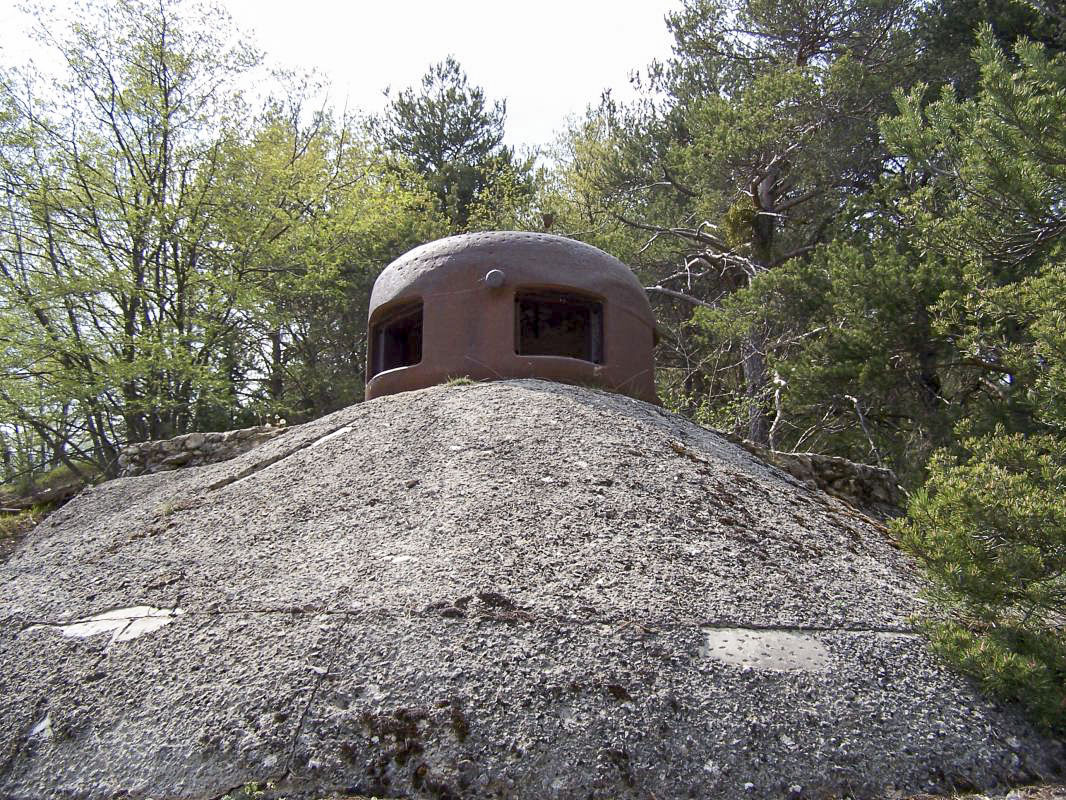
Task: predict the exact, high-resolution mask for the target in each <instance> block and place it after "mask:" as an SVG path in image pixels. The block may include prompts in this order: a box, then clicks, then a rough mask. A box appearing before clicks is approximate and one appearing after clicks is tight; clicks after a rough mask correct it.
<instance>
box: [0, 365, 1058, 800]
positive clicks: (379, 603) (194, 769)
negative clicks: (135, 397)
mask: <svg viewBox="0 0 1066 800" xmlns="http://www.w3.org/2000/svg"><path fill="white" fill-rule="evenodd" d="M0 588H2V591H0V797H11V798H36V797H64V798H94V799H95V798H105V797H112V796H115V795H116V794H120V793H123V794H124V796H126V797H133V798H135V797H167V798H210V797H217V796H219V795H221V794H222V793H224V792H225V790H226V789H227V788H230V787H235V786H240V785H241V784H243V783H246V782H248V781H267V780H275V781H278V782H279V785H280V786H281V787H282V789H283V790H284V791H285V792H286V793H287V796H301V795H306V796H313V795H315V794H316V793H317V794H319V795H321V794H322V793H325V792H329V791H337V792H340V791H351V792H358V793H364V794H377V795H381V796H390V797H398V796H399V797H402V796H410V797H515V798H551V797H558V798H571V797H591V798H608V797H610V798H614V797H641V798H647V797H651V796H654V797H656V798H658V799H659V800H666V798H683V797H716V796H721V797H733V796H743V797H762V798H766V797H839V796H843V795H850V796H854V797H875V796H876V797H882V796H892V795H893V794H894V793H899V795H901V796H902V795H905V794H914V793H915V792H918V791H923V790H946V789H950V788H951V787H952V786H958V787H962V788H965V787H967V786H975V787H978V788H983V787H988V786H994V785H997V784H998V785H1002V784H1005V783H1007V782H1022V781H1025V780H1031V779H1034V778H1044V777H1050V776H1052V775H1053V774H1054V773H1055V769H1056V768H1057V767H1058V765H1060V764H1061V763H1062V749H1061V746H1060V745H1058V744H1056V743H1054V742H1050V741H1047V740H1045V739H1042V738H1041V737H1040V736H1039V735H1037V734H1036V733H1035V732H1034V731H1033V730H1031V729H1030V728H1029V727H1028V726H1027V725H1026V724H1025V723H1024V722H1022V721H1020V720H1019V719H1018V718H1017V717H1016V716H1014V715H1013V714H1012V713H1011V711H1010V710H1009V709H1003V708H999V707H997V706H996V705H995V704H993V703H991V702H989V701H987V700H985V699H982V698H980V697H979V696H978V695H976V694H975V693H974V691H973V689H972V688H971V687H970V686H969V685H968V683H967V682H965V681H964V680H962V679H960V678H959V677H957V676H955V675H953V674H951V673H950V672H948V671H946V670H945V669H943V668H942V667H941V666H939V665H938V664H937V663H936V662H935V660H934V659H933V658H932V657H931V656H930V654H929V653H928V651H927V649H926V648H925V645H924V644H923V642H922V640H921V639H920V638H919V637H917V636H916V635H914V634H913V633H912V632H911V630H910V627H909V622H908V618H909V616H910V615H911V614H912V613H913V612H914V611H915V610H916V608H917V605H916V603H917V601H916V599H915V598H916V594H917V591H918V588H919V584H918V579H917V578H916V575H915V572H914V570H913V567H912V565H911V564H910V563H909V562H908V561H907V559H906V558H905V557H904V556H903V555H902V554H901V553H900V552H899V551H898V550H897V549H895V547H894V546H893V545H892V543H891V541H890V540H889V538H888V536H887V533H886V531H885V529H884V528H882V527H881V526H880V525H879V524H878V523H876V522H875V521H873V520H870V519H867V518H866V517H864V516H863V515H862V514H859V513H857V512H855V511H854V510H853V509H851V508H850V507H848V506H846V505H845V504H843V503H841V502H840V501H838V500H836V499H833V498H830V497H828V496H826V495H822V494H820V493H818V492H814V491H811V490H810V489H808V488H807V487H805V486H803V485H802V484H800V483H799V482H798V481H796V480H795V479H793V478H792V477H790V476H787V475H785V474H784V473H781V472H779V471H777V470H776V469H774V468H772V467H769V466H767V465H765V464H764V463H762V462H760V461H759V460H757V459H756V458H754V457H753V456H751V455H750V454H749V453H747V452H745V451H744V450H742V449H741V448H739V447H737V446H735V445H733V444H731V443H729V442H726V441H725V440H723V439H722V438H721V437H719V436H718V435H716V434H714V433H713V432H710V431H707V430H705V429H702V428H699V427H698V426H695V425H693V424H691V423H689V422H687V421H685V420H683V419H681V418H679V417H676V416H673V415H671V414H668V413H666V412H664V411H662V410H661V409H658V408H656V407H654V406H650V405H647V404H644V403H641V402H639V401H635V400H631V399H629V398H624V397H619V396H614V395H608V394H605V393H601V392H595V391H590V390H585V389H578V388H574V387H566V386H562V385H557V384H549V383H543V382H537V381H517V382H501V383H494V384H482V385H475V386H454V387H437V388H434V389H428V390H423V391H419V392H411V393H407V394H402V395H396V396H392V397H386V398H382V399H380V400H375V401H371V402H369V403H365V404H362V405H360V406H354V407H352V408H349V409H345V410H344V411H340V412H337V413H336V414H333V415H330V416H329V417H325V418H323V419H321V420H317V421H316V422H314V423H309V424H307V425H301V426H295V427H293V428H291V429H288V430H286V431H285V432H284V433H282V434H280V435H278V436H276V437H275V438H273V439H271V440H270V441H269V442H267V443H265V444H263V445H261V446H260V447H258V448H257V449H255V450H253V451H250V452H248V453H245V454H244V455H242V456H239V457H237V458H236V459H233V460H231V461H227V462H225V463H221V464H214V465H209V466H203V467H195V468H189V469H186V470H180V471H176V472H167V473H159V474H155V475H147V476H143V477H139V478H127V479H119V480H115V481H112V482H110V483H107V484H104V485H102V486H99V487H96V488H94V489H92V490H91V491H87V492H85V493H83V494H82V495H80V496H79V497H78V498H76V499H75V500H74V501H72V502H71V503H70V504H68V505H67V506H66V507H64V508H63V509H62V510H61V511H59V512H57V513H56V514H54V515H53V516H52V517H50V518H49V519H48V520H46V521H45V522H44V523H42V525H41V526H40V527H39V528H38V529H37V531H35V533H34V535H33V536H32V537H29V538H28V539H27V540H26V541H25V543H24V544H23V545H22V547H21V548H20V550H19V551H18V552H16V553H15V554H14V555H13V556H12V558H11V559H10V560H9V561H8V562H7V563H5V564H3V565H0ZM135 606H149V607H152V608H153V609H181V611H182V612H183V613H182V614H181V615H175V616H173V617H172V618H171V619H170V621H169V623H168V624H167V625H166V626H165V627H158V628H156V629H154V630H152V631H151V632H147V633H144V634H143V635H139V636H137V637H135V638H130V639H128V640H122V641H118V640H117V639H116V640H112V637H111V636H109V635H103V634H101V635H97V636H88V637H81V638H75V637H68V636H64V635H62V634H61V632H60V631H61V629H60V628H59V627H56V626H62V625H66V624H70V623H73V622H77V621H84V620H86V619H88V618H90V617H92V616H94V615H97V614H100V613H101V612H106V611H109V610H113V609H124V608H130V607H135ZM722 648H725V649H724V650H723V649H722ZM726 651H728V654H727V655H723V653H726Z"/></svg>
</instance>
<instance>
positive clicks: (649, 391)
mask: <svg viewBox="0 0 1066 800" xmlns="http://www.w3.org/2000/svg"><path fill="white" fill-rule="evenodd" d="M655 340H656V335H655V319H654V317H653V316H652V312H651V306H650V305H649V304H648V298H647V296H646V295H645V294H644V289H643V288H642V287H641V285H640V283H639V281H637V278H636V276H635V275H634V274H633V272H632V271H631V270H630V269H629V267H627V266H626V265H625V264H623V263H622V262H621V261H619V260H618V259H617V258H614V257H613V256H610V255H608V254H607V253H605V252H603V251H602V250H600V249H598V248H596V247H592V246H591V245H588V244H584V243H583V242H578V241H575V240H573V239H567V238H565V237H562V236H552V235H550V234H544V233H523V232H513V231H508V232H489V233H470V234H463V235H461V236H451V237H449V238H447V239H439V240H437V241H434V242H429V243H428V244H425V245H422V246H421V247H417V248H415V249H414V250H411V251H410V252H408V253H406V254H405V255H403V256H401V257H400V258H398V259H396V260H395V261H393V262H392V263H391V264H389V266H388V267H386V268H385V270H384V272H382V273H381V275H380V276H379V277H378V279H377V282H376V283H375V284H374V290H373V292H372V294H371V296H370V336H369V348H368V349H369V353H368V359H367V376H368V379H367V385H366V397H367V399H371V398H374V397H382V396H384V395H388V394H395V393H397V392H405V391H409V390H411V389H421V388H425V387H427V386H432V385H434V384H437V383H442V382H444V381H446V380H448V379H449V378H455V377H462V376H467V377H470V378H473V379H475V380H496V379H505V378H543V379H546V380H554V381H560V382H563V383H574V384H587V385H595V386H598V387H601V388H603V389H607V390H610V391H614V392H621V393H623V394H628V395H631V396H633V397H636V398H639V399H641V400H646V401H649V402H653V403H654V402H658V400H657V398H656V394H655V365H654V360H653V350H654V347H655Z"/></svg>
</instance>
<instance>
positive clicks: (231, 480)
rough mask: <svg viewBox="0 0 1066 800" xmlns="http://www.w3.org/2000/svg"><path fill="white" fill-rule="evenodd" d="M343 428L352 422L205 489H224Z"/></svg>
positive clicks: (351, 426) (350, 427) (337, 432)
mask: <svg viewBox="0 0 1066 800" xmlns="http://www.w3.org/2000/svg"><path fill="white" fill-rule="evenodd" d="M345 428H348V429H352V428H354V424H353V423H351V422H346V423H344V424H341V425H338V426H337V427H335V428H331V429H330V430H329V431H327V432H326V433H324V434H322V435H321V436H316V437H315V438H314V439H312V440H311V441H309V442H304V443H303V444H299V445H296V446H295V447H290V448H289V449H288V450H284V451H282V452H280V453H277V454H275V455H273V456H271V457H270V458H266V459H263V460H262V461H257V462H256V463H254V464H252V465H251V466H248V467H245V468H244V469H242V470H240V471H239V472H237V473H236V474H235V475H229V476H227V477H225V478H222V479H220V480H217V481H215V482H214V483H211V484H208V486H207V488H206V489H205V491H207V492H214V491H217V490H219V489H224V488H225V487H227V486H231V485H232V484H234V483H237V482H238V481H243V480H244V479H245V478H247V477H250V476H252V475H254V474H255V473H257V472H262V471H263V470H265V469H267V468H269V467H272V466H274V465H275V464H277V463H278V462H279V461H284V460H285V459H286V458H288V457H289V456H291V455H295V454H296V453H299V452H300V451H301V450H307V449H308V448H310V447H314V446H315V445H316V444H320V443H322V441H324V440H325V439H328V438H329V437H331V436H334V435H335V434H339V433H340V432H342V431H343V430H344V429H345ZM291 430H296V429H295V428H290V431H291Z"/></svg>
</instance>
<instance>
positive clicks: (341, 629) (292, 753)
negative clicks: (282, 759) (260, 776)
mask: <svg viewBox="0 0 1066 800" xmlns="http://www.w3.org/2000/svg"><path fill="white" fill-rule="evenodd" d="M345 623H347V620H343V621H342V622H341V623H340V624H339V625H338V626H337V632H336V635H335V636H334V641H333V645H332V646H331V647H330V657H329V658H328V659H327V661H326V668H325V670H323V671H322V672H320V673H318V680H317V681H315V685H314V686H312V687H311V691H310V693H309V694H308V696H307V703H306V704H305V705H304V708H303V711H302V712H301V713H300V719H299V720H298V721H297V723H296V730H295V731H294V732H293V735H292V744H291V745H290V747H289V757H288V764H287V765H286V767H285V772H284V773H283V774H282V777H281V780H285V779H286V778H290V777H291V776H292V770H293V767H294V765H295V764H294V762H295V759H296V747H297V745H298V744H299V743H300V734H301V733H303V729H304V722H306V720H307V715H308V713H309V712H310V711H311V706H313V705H314V702H315V697H316V696H317V695H318V690H319V689H320V688H321V687H322V684H323V682H324V681H325V680H326V678H328V677H329V674H330V672H331V671H332V670H333V666H334V664H336V663H337V659H338V658H339V657H340V654H341V649H342V648H341V647H340V643H341V640H342V638H343V636H344V633H345Z"/></svg>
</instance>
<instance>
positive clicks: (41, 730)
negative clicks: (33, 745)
mask: <svg viewBox="0 0 1066 800" xmlns="http://www.w3.org/2000/svg"><path fill="white" fill-rule="evenodd" d="M30 736H31V737H34V736H40V737H41V738H42V739H51V738H52V716H51V715H50V714H45V715H44V718H43V719H42V720H41V721H40V722H38V723H37V724H36V725H34V726H33V728H32V730H30Z"/></svg>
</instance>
